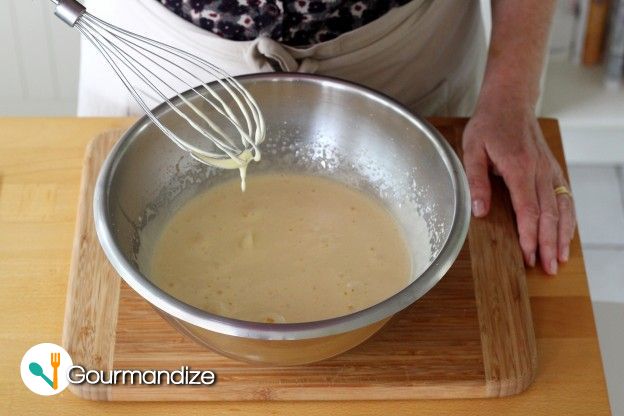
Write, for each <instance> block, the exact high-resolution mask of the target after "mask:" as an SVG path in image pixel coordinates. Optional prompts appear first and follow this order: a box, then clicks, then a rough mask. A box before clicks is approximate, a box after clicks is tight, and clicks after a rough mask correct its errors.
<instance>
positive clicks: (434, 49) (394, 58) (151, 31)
mask: <svg viewBox="0 0 624 416" xmlns="http://www.w3.org/2000/svg"><path fill="white" fill-rule="evenodd" d="M479 3H480V2H479V1H478V0H466V1H456V0H435V1H434V0H412V1H411V2H409V3H407V4H406V5H404V6H402V7H398V8H395V9H392V10H391V11H389V12H388V13H386V14H385V15H384V16H382V17H380V18H379V19H377V20H374V21H373V22H371V23H369V24H367V25H365V26H363V27H361V28H358V29H356V30H353V31H351V32H348V33H346V34H343V35H341V36H339V37H338V38H336V39H333V40H330V41H327V42H323V43H320V44H317V45H314V46H312V47H309V48H294V47H289V46H285V45H282V44H280V43H278V42H275V41H273V40H272V39H269V38H265V37H261V38H258V39H256V40H253V41H246V42H239V41H230V40H226V39H222V38H220V37H219V36H217V35H215V34H213V33H211V32H208V31H206V30H204V29H201V28H199V27H197V26H195V25H193V24H192V23H190V22H187V21H186V20H184V19H182V18H180V17H178V16H176V15H175V14H173V13H171V12H170V11H168V10H167V9H165V8H164V7H163V6H162V5H160V4H159V3H158V2H156V1H155V0H107V1H104V2H103V1H91V2H87V7H88V9H89V10H90V12H91V13H93V14H94V15H96V16H99V17H101V18H103V19H105V20H108V21H110V22H112V23H114V24H116V25H118V26H120V27H123V28H126V29H129V30H132V31H135V32H137V33H139V34H142V35H145V36H148V37H151V38H154V39H156V40H159V41H162V42H165V43H169V44H172V45H173V46H177V47H180V48H183V49H185V50H188V51H189V52H191V53H193V54H196V55H198V56H200V57H202V58H204V59H206V60H208V61H210V62H212V63H214V64H215V65H218V66H220V67H222V68H223V69H225V70H226V71H228V72H229V73H231V74H233V75H239V74H246V73H254V72H270V71H274V70H281V71H293V72H306V73H316V74H323V75H329V76H333V77H338V78H342V79H346V80H349V81H353V82H356V83H359V84H363V85H366V86H368V87H370V88H374V89H376V90H379V91H381V92H384V93H386V94H388V95H389V96H391V97H394V98H395V99H396V100H398V101H399V102H401V103H403V104H405V105H406V106H408V107H409V108H410V109H411V110H413V111H415V112H417V113H419V114H422V115H441V116H444V115H447V116H448V115H469V114H470V113H471V111H472V107H473V105H474V103H475V101H476V97H477V93H478V87H479V84H480V79H481V75H482V68H483V65H484V61H485V51H486V37H485V33H484V30H483V21H482V18H481V12H480V5H479ZM81 53H82V55H81V68H80V88H79V97H78V114H79V115H81V116H118V115H138V114H140V113H141V111H140V109H139V107H138V105H136V103H134V101H133V100H132V98H131V97H130V95H129V94H128V93H127V92H126V91H125V87H124V86H123V84H122V83H121V82H120V81H119V80H117V79H116V77H115V75H114V74H113V73H112V71H111V70H109V68H108V67H107V64H106V63H105V61H104V60H103V59H102V58H101V57H99V56H97V52H96V51H95V50H94V48H93V47H91V45H89V44H87V42H83V45H82V47H81ZM183 89H186V88H183V87H182V86H180V90H183ZM148 104H149V105H156V104H157V102H155V101H154V102H148Z"/></svg>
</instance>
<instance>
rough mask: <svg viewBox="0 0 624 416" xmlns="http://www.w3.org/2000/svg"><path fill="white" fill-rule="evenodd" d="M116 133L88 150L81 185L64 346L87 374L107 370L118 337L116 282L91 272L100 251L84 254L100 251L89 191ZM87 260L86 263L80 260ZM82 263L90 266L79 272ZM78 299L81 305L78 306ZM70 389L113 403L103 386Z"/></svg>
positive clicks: (99, 272)
mask: <svg viewBox="0 0 624 416" xmlns="http://www.w3.org/2000/svg"><path fill="white" fill-rule="evenodd" d="M120 134H121V130H111V131H108V132H105V133H102V134H100V135H98V136H96V137H94V138H93V139H92V140H91V142H90V143H89V144H88V145H87V147H86V151H85V157H84V163H83V171H82V178H81V182H80V194H79V195H80V196H79V201H78V209H77V214H76V229H75V232H74V240H73V246H72V256H71V261H70V268H69V279H68V285H67V296H66V301H65V317H64V321H63V335H62V346H63V348H65V350H66V351H67V352H68V353H69V355H70V357H72V361H73V363H74V364H75V365H82V366H84V367H85V368H86V369H95V370H109V369H112V365H113V355H114V345H115V343H114V342H111V340H110V337H115V333H116V327H117V312H118V303H119V289H120V279H119V277H117V276H116V275H115V274H111V273H109V271H108V270H101V269H100V270H98V269H96V268H95V267H93V266H96V265H97V264H99V261H101V260H102V259H103V260H104V261H107V260H106V257H105V255H104V253H103V252H102V251H101V250H99V251H98V252H88V251H87V249H88V247H98V249H99V243H98V242H97V237H96V234H95V228H94V221H93V187H94V184H95V181H96V178H97V175H98V174H99V170H100V167H101V164H102V163H103V160H104V159H105V155H106V154H107V153H108V151H109V150H110V148H111V147H112V145H113V143H114V142H116V141H117V139H118V138H119V135H120ZM90 240H96V241H90ZM85 256H87V259H86V260H84V259H83V257H85ZM81 259H83V261H81ZM96 259H97V260H96ZM84 264H87V265H88V266H87V267H81V265H84ZM89 266H91V267H89ZM76 299H81V300H82V301H78V302H76V301H75V300H76ZM69 390H70V391H71V392H72V393H73V394H75V395H76V396H78V397H81V398H84V399H90V400H111V398H112V397H111V387H110V386H105V385H101V384H99V385H95V386H93V385H89V384H86V383H84V384H80V385H77V384H70V385H69Z"/></svg>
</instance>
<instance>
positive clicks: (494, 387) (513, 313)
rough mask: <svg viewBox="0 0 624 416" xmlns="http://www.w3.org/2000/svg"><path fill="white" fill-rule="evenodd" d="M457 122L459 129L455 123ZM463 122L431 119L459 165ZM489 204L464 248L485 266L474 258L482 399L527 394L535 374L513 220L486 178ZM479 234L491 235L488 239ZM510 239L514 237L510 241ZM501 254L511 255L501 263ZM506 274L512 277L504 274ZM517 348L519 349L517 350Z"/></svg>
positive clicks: (497, 187) (503, 193) (550, 122)
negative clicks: (447, 133) (450, 136)
mask: <svg viewBox="0 0 624 416" xmlns="http://www.w3.org/2000/svg"><path fill="white" fill-rule="evenodd" d="M458 120H459V121H461V122H462V123H460V125H458V124H457V121H458ZM468 120H469V119H468V118H463V119H456V120H455V122H453V123H451V122H449V121H448V120H447V119H444V118H431V119H429V121H430V122H431V123H432V124H434V125H435V126H439V127H449V128H452V129H454V130H456V131H455V134H454V137H458V138H459V139H457V140H456V141H450V140H449V142H450V143H451V145H452V146H453V148H454V150H455V152H456V153H457V155H458V157H459V158H460V160H463V148H462V140H461V137H462V131H457V130H463V125H465V123H467V122H468ZM539 122H540V125H541V126H542V127H544V126H546V127H548V128H553V127H554V128H556V129H558V122H557V120H556V119H539ZM490 179H491V184H492V193H491V194H492V201H491V207H490V213H489V214H488V216H487V217H486V218H484V219H475V218H474V217H473V218H472V219H471V224H470V229H469V232H468V244H469V246H470V251H471V252H478V253H481V254H482V255H481V257H480V258H483V259H488V264H490V265H491V264H494V266H495V267H493V268H492V267H489V266H488V267H486V266H485V264H480V263H479V262H478V261H475V260H474V259H473V261H472V273H473V281H474V290H475V298H476V301H477V313H478V319H479V327H480V332H481V344H482V351H483V363H484V370H485V384H484V396H485V397H504V396H510V395H514V394H518V393H521V392H523V391H524V390H526V389H527V388H528V387H529V386H530V385H531V383H532V382H533V380H534V379H535V376H536V373H537V342H536V339H535V331H534V328H533V318H532V316H531V305H530V298H529V292H528V287H527V282H526V270H525V268H524V260H523V258H522V251H521V249H520V244H519V242H518V237H517V232H516V229H515V218H514V217H513V214H512V212H513V209H512V206H511V200H510V197H509V192H508V191H507V188H506V186H505V184H504V182H503V181H502V180H501V179H500V178H490ZM480 235H492V236H494V238H492V239H490V240H489V243H488V244H484V242H488V240H487V239H484V238H480V237H479V236H480ZM510 235H512V236H513V238H509V236H510ZM501 253H511V254H510V257H509V258H504V259H501V258H500V254H501ZM509 269H511V273H507V271H508V270H509ZM518 345H520V347H518Z"/></svg>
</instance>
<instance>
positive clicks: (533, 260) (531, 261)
mask: <svg viewBox="0 0 624 416" xmlns="http://www.w3.org/2000/svg"><path fill="white" fill-rule="evenodd" d="M529 266H531V267H535V253H531V255H530V256H529Z"/></svg>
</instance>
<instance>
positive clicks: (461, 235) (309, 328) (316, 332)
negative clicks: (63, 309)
mask: <svg viewBox="0 0 624 416" xmlns="http://www.w3.org/2000/svg"><path fill="white" fill-rule="evenodd" d="M235 78H236V79H237V80H238V81H239V82H241V83H242V84H243V86H244V85H245V84H246V83H253V82H256V81H265V82H266V81H271V82H307V83H313V84H319V83H320V84H321V85H322V86H327V87H331V88H337V89H341V90H347V91H349V92H351V93H356V94H359V95H363V96H364V97H365V98H367V99H372V100H374V101H376V102H377V103H379V104H382V105H384V106H386V107H388V108H390V109H391V110H392V111H394V112H396V113H397V114H399V115H400V116H402V117H404V118H406V119H407V120H408V121H409V122H411V123H413V124H414V125H416V126H417V127H418V128H419V129H420V130H421V131H423V133H424V134H425V135H426V136H427V138H428V139H429V140H430V141H431V143H432V144H433V145H434V146H435V147H436V148H437V149H438V152H439V154H440V155H441V157H442V159H443V162H444V163H445V165H446V166H447V169H448V170H449V172H450V174H451V175H450V176H451V181H452V184H453V189H454V190H455V201H456V203H455V210H454V214H453V221H452V225H451V230H450V232H449V235H448V237H447V239H446V241H445V242H444V244H443V246H442V248H441V249H440V252H439V253H438V255H437V256H436V258H435V259H434V260H433V261H432V262H431V264H430V265H429V266H428V267H427V268H426V269H425V270H424V271H423V272H422V273H421V274H420V276H418V277H417V278H415V279H414V281H412V282H411V283H410V284H409V285H408V286H406V287H405V288H404V289H402V290H401V291H399V292H398V293H396V294H394V295H392V296H390V297H389V298H387V299H385V300H383V301H381V302H379V303H377V304H375V305H372V306H370V307H368V308H366V309H362V310H360V311H357V312H354V313H351V314H348V315H344V316H339V317H335V318H330V319H324V320H320V321H311V322H301V323H285V324H279V323H262V322H251V321H243V320H239V319H234V318H227V317H223V316H219V315H215V314H212V313H209V312H206V311H204V310H201V309H199V308H196V307H194V306H191V305H188V304H186V303H184V302H182V301H180V300H178V299H176V298H174V297H173V296H171V295H169V294H168V293H166V292H165V291H163V290H161V289H160V288H159V287H158V286H156V285H154V284H153V283H152V282H151V281H150V280H149V279H148V278H147V277H146V276H144V275H143V274H142V273H141V272H139V271H138V270H137V269H136V268H135V267H134V266H133V265H132V264H131V263H130V261H128V259H127V258H126V257H125V256H124V255H123V254H122V252H121V250H120V248H119V246H118V245H117V243H116V241H115V238H114V237H113V234H112V231H111V227H110V224H109V222H108V188H109V185H110V183H111V181H112V179H113V176H114V174H115V171H116V168H117V166H118V163H119V161H120V157H121V156H122V155H123V154H124V149H125V148H127V147H128V146H129V145H130V144H131V142H132V140H134V139H135V138H136V137H137V135H138V134H139V133H140V132H141V131H142V130H144V129H145V128H147V127H148V126H149V125H150V124H151V121H150V120H149V118H148V117H147V116H143V117H141V118H140V119H139V120H138V121H136V122H135V123H134V124H133V125H132V126H131V127H130V128H129V129H128V130H127V131H126V132H125V133H124V134H123V136H122V137H121V139H120V140H119V142H118V143H116V144H115V146H114V147H113V149H112V150H111V152H110V153H109V155H108V157H107V158H106V160H105V162H104V164H103V165H102V168H101V170H100V173H99V175H98V178H97V181H96V186H95V190H94V194H93V215H94V222H95V229H96V233H97V236H98V239H99V241H100V245H101V246H102V249H103V250H104V253H105V254H106V257H107V258H108V260H109V261H110V263H111V265H112V266H113V268H114V269H115V270H116V272H117V273H118V274H119V275H120V276H121V277H122V279H123V280H124V281H125V282H126V283H127V284H128V285H129V286H130V287H131V288H132V289H133V290H135V291H136V292H137V293H138V294H139V295H140V296H141V297H142V298H144V299H145V300H147V301H148V302H149V303H151V304H152V305H153V306H155V307H156V308H158V309H160V310H161V311H163V312H164V313H166V314H168V315H171V316H172V317H174V318H177V319H179V320H181V321H184V322H186V323H189V324H191V325H194V326H197V327H200V328H203V329H206V330H209V331H214V332H218V333H221V334H225V335H231V336H236V337H244V338H252V339H262V340H300V339H310V338H319V337H326V336H331V335H336V334H340V333H344V332H349V331H352V330H355V329H358V328H362V327H365V326H368V325H370V324H373V323H375V322H378V321H380V320H382V319H385V318H388V317H390V316H391V315H394V314H395V313H397V312H399V311H401V310H402V309H404V308H406V307H407V306H409V305H411V304H412V303H414V302H415V301H417V300H418V299H419V298H421V297H422V296H423V295H424V294H425V293H427V292H428V291H429V290H430V289H431V288H433V286H435V285H436V284H437V283H438V282H439V281H440V280H441V279H442V277H443V276H444V275H445V273H446V272H447V271H448V270H449V269H450V267H451V266H452V264H453V262H454V261H455V259H456V258H457V256H458V255H459V252H460V250H461V248H462V246H463V244H464V241H465V239H466V235H467V233H468V226H469V223H470V193H469V192H470V191H469V187H468V180H467V178H466V174H465V172H464V170H463V167H462V164H461V162H460V160H459V158H458V157H457V155H456V154H455V152H454V151H453V149H452V148H451V146H450V145H449V144H448V142H447V141H446V139H445V138H444V137H443V136H442V134H441V133H440V132H438V131H437V130H436V129H435V128H434V127H433V126H432V125H431V124H430V123H429V122H427V121H426V120H425V119H424V118H422V117H420V116H418V115H416V114H413V113H412V112H411V111H410V110H408V109H407V108H406V107H405V106H403V105H402V104H400V103H398V102H397V101H396V100H394V99H393V98H391V97H389V96H387V95H385V94H383V93H381V92H378V91H375V90H373V89H370V88H368V87H365V86H362V85H359V84H356V83H353V82H350V81H345V80H342V79H338V78H332V77H327V76H320V75H314V74H300V73H286V72H283V73H259V74H248V75H242V76H237V77H235ZM215 82H216V81H215ZM189 92H192V91H187V92H185V93H184V94H187V93H189ZM165 106H166V104H164V103H163V104H161V105H159V106H158V107H156V109H155V110H154V111H155V113H159V112H160V111H164V110H165V108H164V107H165Z"/></svg>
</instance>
